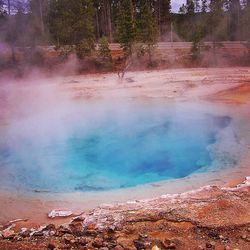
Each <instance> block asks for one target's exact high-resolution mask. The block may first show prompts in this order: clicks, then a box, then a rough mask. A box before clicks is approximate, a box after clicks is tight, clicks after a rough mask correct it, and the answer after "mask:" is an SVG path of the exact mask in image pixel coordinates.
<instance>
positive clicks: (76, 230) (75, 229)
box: [69, 222, 83, 236]
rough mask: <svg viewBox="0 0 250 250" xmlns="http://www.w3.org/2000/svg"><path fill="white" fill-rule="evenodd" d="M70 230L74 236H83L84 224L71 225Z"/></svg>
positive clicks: (75, 223)
mask: <svg viewBox="0 0 250 250" xmlns="http://www.w3.org/2000/svg"><path fill="white" fill-rule="evenodd" d="M69 228H70V229H71V231H72V233H73V234H74V235H77V236H81V235H82V234H83V225H82V222H74V223H70V224H69Z"/></svg>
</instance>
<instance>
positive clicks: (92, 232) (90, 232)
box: [84, 230, 97, 236]
mask: <svg viewBox="0 0 250 250" xmlns="http://www.w3.org/2000/svg"><path fill="white" fill-rule="evenodd" d="M84 233H85V234H86V235H89V236H96V235H97V232H96V231H95V230H86V231H84Z"/></svg>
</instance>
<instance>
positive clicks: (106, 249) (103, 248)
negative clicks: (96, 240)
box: [99, 247, 109, 250]
mask: <svg viewBox="0 0 250 250" xmlns="http://www.w3.org/2000/svg"><path fill="white" fill-rule="evenodd" d="M99 250H109V248H108V247H101V248H99Z"/></svg>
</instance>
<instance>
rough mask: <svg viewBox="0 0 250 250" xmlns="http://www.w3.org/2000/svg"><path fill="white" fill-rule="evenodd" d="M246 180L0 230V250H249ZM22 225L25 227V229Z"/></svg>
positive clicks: (17, 223)
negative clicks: (66, 219) (65, 219)
mask: <svg viewBox="0 0 250 250" xmlns="http://www.w3.org/2000/svg"><path fill="white" fill-rule="evenodd" d="M249 191H250V178H249V177H248V178H247V179H246V181H245V182H244V183H242V184H239V185H237V186H236V187H227V188H225V187H218V186H205V187H203V188H200V189H198V190H195V191H190V192H186V193H182V194H175V195H162V196H161V197H159V198H156V199H150V200H138V201H128V202H127V203H120V204H116V205H108V204H107V205H105V204H104V205H101V206H99V207H98V208H96V209H94V210H92V211H90V212H86V213H82V214H81V215H79V216H76V217H71V218H70V219H69V222H68V223H65V224H63V225H59V226H55V225H54V224H53V220H52V223H51V224H48V225H43V226H39V227H37V228H34V227H33V228H32V227H30V228H28V227H24V225H28V224H27V222H23V221H22V220H16V221H12V222H11V223H8V224H6V225H2V226H0V230H1V231H0V249H1V250H4V249H34V250H35V249H89V250H91V249H93V250H94V249H102V250H108V249H115V250H122V249H139V250H140V249H141V250H142V249H153V250H157V249H183V250H184V249H185V250H187V249H192V250H193V249H221V250H223V249H225V250H230V249H235V250H236V249H240V250H245V249H246V250H247V249H250V248H249V247H250V209H249V207H250V192H249ZM25 223H26V224H25Z"/></svg>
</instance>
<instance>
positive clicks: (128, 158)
mask: <svg viewBox="0 0 250 250" xmlns="http://www.w3.org/2000/svg"><path fill="white" fill-rule="evenodd" d="M20 114H21V115H20ZM2 120H4V119H2ZM0 121H1V119H0ZM228 131H229V132H228ZM0 133H1V137H0V186H1V188H6V187H7V188H14V189H18V190H47V191H56V192H71V191H103V190H112V189H119V188H126V187H133V186H137V185H142V184H146V183H154V182H157V181H161V180H168V179H178V178H183V177H186V176H189V175H191V174H192V173H197V172H206V171H211V168H212V167H214V162H215V161H216V159H215V158H214V157H215V156H214V153H212V150H211V148H213V145H216V144H218V140H219V139H220V140H223V136H224V137H226V138H227V139H228V138H229V140H231V141H230V142H231V143H233V144H234V147H236V148H237V147H238V145H237V140H235V136H234V135H235V134H234V128H233V126H232V118H231V117H230V116H227V115H221V114H217V113H216V112H215V110H213V109H211V108H207V107H206V105H204V104H199V103H185V102H183V103H178V104H177V103H167V102H164V101H128V100H127V101H120V102H118V101H113V102H109V101H100V100H99V101H86V102H84V101H83V102H75V103H70V104H67V105H65V106H62V105H60V103H59V104H58V106H57V105H55V106H53V108H51V109H48V110H44V109H38V110H34V111H33V112H24V113H20V112H17V115H16V118H15V119H11V120H9V121H7V122H6V121H5V122H2V124H1V131H0ZM223 133H224V135H223ZM228 133H229V134H230V136H231V137H228ZM222 135H223V136H222ZM230 138H231V139H230ZM217 150H218V148H217ZM220 157H221V156H220ZM220 160H221V159H220ZM223 162H224V163H223V164H224V165H225V167H228V165H230V164H232V165H234V164H237V159H236V158H235V157H231V156H230V154H225V155H223ZM228 163H229V164H228ZM223 164H222V165H223ZM220 167H221V166H220ZM213 170H214V169H213Z"/></svg>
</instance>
